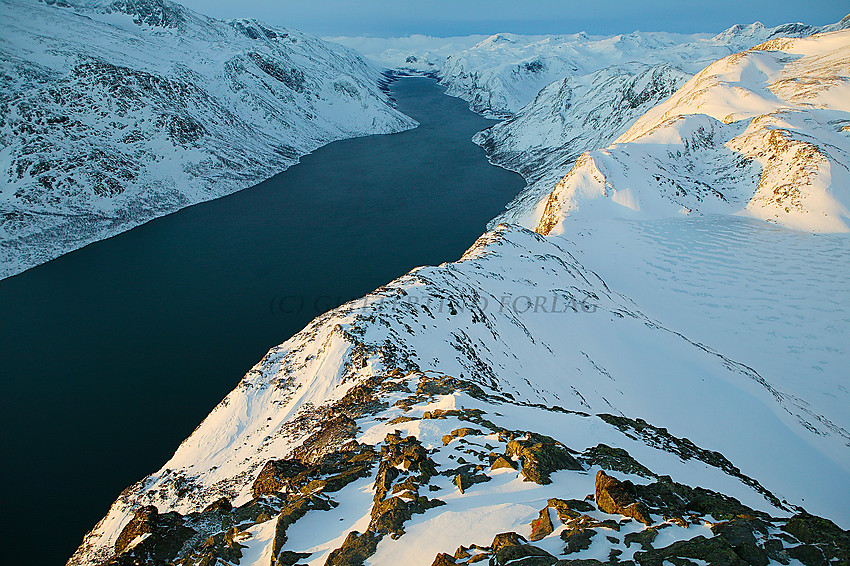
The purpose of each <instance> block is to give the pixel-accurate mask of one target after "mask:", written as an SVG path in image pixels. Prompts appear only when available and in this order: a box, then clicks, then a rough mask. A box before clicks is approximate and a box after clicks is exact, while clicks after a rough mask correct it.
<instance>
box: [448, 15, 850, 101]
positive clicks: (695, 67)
mask: <svg viewBox="0 0 850 566" xmlns="http://www.w3.org/2000/svg"><path fill="white" fill-rule="evenodd" d="M841 25H843V24H842V23H841V22H840V23H838V24H833V25H831V26H825V27H818V26H809V25H804V24H785V25H781V26H777V27H775V28H766V27H764V26H763V25H762V24H760V23H758V22H756V23H754V24H751V25H749V26H740V25H737V26H733V27H731V28H729V29H728V30H726V31H725V32H723V33H720V34H718V35H716V36H714V37H710V36H708V35H705V34H694V35H685V34H674V33H664V32H640V31H635V32H632V33H629V34H622V35H616V36H613V37H605V36H591V35H588V34H586V33H584V32H582V33H577V34H572V35H564V36H527V35H515V34H510V33H500V34H497V35H493V36H491V37H489V38H487V39H485V40H484V41H481V42H480V43H478V44H476V45H475V46H473V47H472V48H470V49H467V50H465V51H461V52H459V53H456V54H454V55H451V56H449V57H448V59H447V60H446V62H445V66H444V68H443V70H442V73H441V77H442V82H443V84H445V85H447V86H448V89H449V90H448V93H449V94H451V95H454V96H458V97H460V98H463V99H464V100H468V101H470V106H471V108H472V109H473V110H475V111H477V112H481V113H489V114H493V115H496V116H506V115H507V116H510V115H512V114H514V113H516V112H517V111H519V110H520V109H521V108H522V107H524V106H525V105H526V104H528V103H529V102H531V101H532V100H533V99H534V97H535V96H536V95H537V93H538V92H540V90H542V89H543V87H545V86H546V85H549V84H551V83H552V82H554V81H557V80H562V79H564V78H565V77H567V76H574V77H576V76H579V77H580V76H585V75H588V74H590V73H593V72H595V71H597V70H600V69H603V68H605V67H610V66H613V65H624V64H629V63H632V62H635V61H640V62H641V63H643V64H645V65H655V64H666V65H671V66H675V67H677V68H679V69H681V70H682V71H683V72H686V73H691V74H693V73H696V72H697V71H699V70H700V69H702V68H703V67H705V65H707V64H708V63H709V62H711V61H714V60H717V59H720V58H721V57H724V56H726V55H730V54H732V53H737V52H739V51H742V50H745V49H748V48H750V47H752V46H753V45H755V44H757V43H761V42H764V41H767V40H769V39H771V38H774V37H802V36H807V35H811V34H813V33H818V32H823V31H833V30H834V29H838V28H840V27H841Z"/></svg>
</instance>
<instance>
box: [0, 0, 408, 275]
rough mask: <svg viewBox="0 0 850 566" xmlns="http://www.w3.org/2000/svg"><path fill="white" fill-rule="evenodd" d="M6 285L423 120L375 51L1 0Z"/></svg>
mask: <svg viewBox="0 0 850 566" xmlns="http://www.w3.org/2000/svg"><path fill="white" fill-rule="evenodd" d="M0 22H2V23H0V30H2V33H0V37H2V41H0V54H2V56H0V65H2V67H0V81H2V89H0V114H2V116H3V119H2V122H0V170H2V171H3V173H4V177H5V178H6V179H7V181H6V182H5V183H4V184H3V185H2V186H0V277H7V276H10V275H13V274H15V273H18V272H20V271H22V270H24V269H27V268H29V267H32V266H34V265H37V264H39V263H42V262H44V261H47V260H49V259H51V258H54V257H56V256H58V255H60V254H62V253H65V252H67V251H70V250H72V249H75V248H78V247H81V246H83V245H85V244H87V243H89V242H92V241H95V240H99V239H102V238H105V237H107V236H110V235H112V234H115V233H117V232H120V231H123V230H127V229H129V228H131V227H133V226H135V225H138V224H141V223H143V222H145V221H147V220H150V219H151V218H154V217H156V216H161V215H163V214H167V213H169V212H172V211H174V210H177V209H178V208H181V207H184V206H187V205H189V204H193V203H196V202H200V201H203V200H208V199H211V198H215V197H219V196H222V195H225V194H228V193H231V192H233V191H236V190H239V189H243V188H245V187H248V186H250V185H253V184H255V183H257V182H258V181H260V180H263V179H265V178H268V177H270V176H272V175H274V174H275V173H278V172H280V171H281V170H283V169H286V168H287V167H288V166H290V165H292V164H293V163H295V162H296V161H297V160H298V157H299V156H300V155H304V154H306V153H309V152H310V151H312V150H313V149H315V148H317V147H319V146H321V145H323V144H326V143H328V142H330V141H333V140H337V139H342V138H348V137H353V136H361V135H367V134H373V133H385V132H394V131H400V130H404V129H408V128H411V127H414V126H415V122H413V121H412V120H411V119H410V118H407V117H406V116H403V115H401V114H400V113H398V112H397V111H396V110H394V109H393V108H392V107H391V105H390V104H389V101H388V99H387V97H386V95H385V94H384V93H383V92H381V90H380V84H381V82H382V80H383V77H382V76H381V75H380V71H379V70H378V69H377V68H376V67H374V66H373V65H371V64H369V63H367V62H366V61H365V60H364V59H363V58H362V57H361V56H360V55H358V54H356V53H355V52H353V51H351V50H349V49H346V48H343V47H341V46H339V45H335V44H331V43H327V42H324V41H321V40H319V39H316V38H313V37H310V36H308V35H306V34H302V33H300V32H298V31H295V30H288V29H279V28H273V27H269V26H266V25H264V24H262V23H260V22H256V21H253V20H234V21H229V22H223V21H217V20H213V19H210V18H207V17H205V16H202V15H200V14H197V13H195V12H192V11H190V10H188V9H186V8H184V7H182V6H180V5H179V4H175V3H172V2H169V1H168V0H142V1H134V2H123V1H120V0H115V1H110V0H79V1H75V0H71V1H66V0H62V1H60V2H53V1H50V2H36V1H34V0H3V1H2V3H0Z"/></svg>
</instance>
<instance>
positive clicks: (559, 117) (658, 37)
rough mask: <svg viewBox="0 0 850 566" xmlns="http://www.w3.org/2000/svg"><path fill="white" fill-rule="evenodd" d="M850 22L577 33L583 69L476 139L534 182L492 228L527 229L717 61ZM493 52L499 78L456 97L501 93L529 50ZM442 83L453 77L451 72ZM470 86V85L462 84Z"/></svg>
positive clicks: (494, 158)
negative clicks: (547, 203)
mask: <svg viewBox="0 0 850 566" xmlns="http://www.w3.org/2000/svg"><path fill="white" fill-rule="evenodd" d="M848 24H850V20H844V21H842V22H838V23H836V24H832V25H829V26H824V27H815V26H807V25H803V24H785V25H782V26H778V27H775V28H764V27H763V26H762V25H761V24H758V23H756V24H752V25H749V26H733V27H731V28H729V29H728V30H726V31H725V32H723V33H721V34H719V35H717V36H715V37H711V38H709V37H702V36H678V35H670V34H643V33H640V32H635V33H633V34H631V35H630V36H627V37H628V38H630V39H631V41H626V36H618V38H619V39H618V38H613V39H612V38H601V39H591V38H585V37H584V36H582V35H578V36H574V40H573V41H574V43H575V45H577V46H578V47H580V48H582V49H584V50H585V51H590V52H591V53H592V55H590V56H584V57H582V58H581V62H582V65H583V67H582V68H581V69H579V70H577V71H574V72H569V73H567V74H566V75H565V76H563V77H560V78H558V80H556V81H554V82H553V83H551V84H548V85H546V86H544V87H543V88H542V90H541V91H540V92H539V93H537V94H536V96H535V97H534V99H533V100H531V101H530V102H529V101H525V100H516V101H514V102H513V104H514V105H517V106H519V105H523V107H522V108H520V109H519V110H516V111H511V115H510V117H509V118H508V119H506V120H505V121H503V122H500V123H498V124H496V125H494V126H493V127H492V128H489V129H487V130H485V131H484V132H482V133H480V134H479V135H478V136H477V137H476V142H477V143H479V144H481V145H482V146H483V147H484V148H485V149H486V150H487V152H488V155H489V157H490V160H491V162H493V163H495V164H497V165H499V166H501V167H505V168H507V169H510V170H512V171H517V172H519V173H520V174H522V175H523V176H524V177H525V179H526V181H527V182H528V185H529V186H528V188H527V189H526V190H525V191H523V192H522V193H521V194H520V195H518V196H517V198H516V199H515V200H514V201H513V202H512V203H510V205H509V206H508V207H507V210H506V211H505V212H504V213H503V214H501V215H500V216H499V217H498V218H497V219H495V220H494V221H493V222H492V223H491V227H493V226H495V225H496V224H498V223H499V222H518V223H520V224H523V225H529V223H531V222H532V218H533V217H534V215H535V205H536V204H537V202H538V201H539V199H540V198H542V197H544V196H545V195H546V194H548V193H549V191H550V190H551V188H552V187H553V186H554V185H555V184H556V183H557V182H558V181H559V180H560V179H561V178H562V177H563V176H564V175H565V174H566V173H567V172H569V170H570V169H571V168H572V165H573V163H574V162H575V160H576V159H577V158H578V157H579V155H581V154H582V153H583V152H585V151H588V150H592V149H601V148H603V147H607V146H608V145H609V144H610V143H611V142H613V141H614V140H615V139H616V138H617V137H619V136H620V135H622V134H623V133H624V132H625V131H626V130H627V129H628V128H629V127H630V126H631V125H632V124H633V123H634V122H635V121H636V120H637V119H638V118H639V117H640V116H642V115H643V114H644V113H645V112H647V111H648V110H649V109H650V108H652V107H654V106H655V105H657V104H658V103H660V102H662V101H664V100H665V99H666V98H667V97H669V96H670V95H671V94H673V92H675V91H676V90H677V89H678V88H679V87H681V86H682V85H683V84H684V83H685V82H686V81H687V80H688V79H690V78H691V77H692V76H693V75H694V74H696V73H697V72H699V71H701V70H702V69H703V68H704V67H706V66H707V65H709V64H710V63H712V62H714V61H716V60H717V59H719V58H721V57H723V56H725V55H728V54H730V53H735V52H739V51H742V50H745V49H748V48H750V47H753V46H754V45H756V44H758V43H761V42H763V41H765V40H767V39H768V38H771V37H782V36H785V35H793V36H807V35H811V34H812V33H817V32H823V31H835V30H838V29H841V28H843V27H845V26H847V25H848ZM615 40H616V41H615ZM497 45H498V46H500V47H502V46H501V44H497ZM538 48H539V49H541V51H542V52H543V53H547V52H546V51H545V50H543V49H542V47H538ZM491 49H492V50H495V51H496V52H495V53H492V54H490V57H491V58H493V60H492V61H490V62H488V63H479V64H486V65H487V66H486V67H485V68H483V69H480V70H477V69H476V71H475V73H474V74H475V75H476V76H477V75H482V76H490V75H492V74H494V73H496V74H495V75H494V76H493V77H492V78H490V79H488V80H487V81H486V82H483V83H482V82H477V83H475V84H474V85H470V86H467V87H462V86H461V87H458V86H457V85H456V86H455V88H456V89H457V90H459V96H461V97H463V98H465V99H467V100H473V101H474V100H476V99H484V98H486V99H493V98H498V97H499V96H502V95H500V94H499V93H500V92H501V90H500V89H501V87H500V85H501V84H503V83H505V82H506V81H508V78H507V77H506V76H505V74H506V73H513V74H515V73H516V72H517V71H516V70H515V69H513V66H515V65H517V64H522V63H521V61H522V59H517V58H518V57H520V56H521V55H524V53H523V51H522V48H518V49H517V50H514V51H512V50H511V49H510V46H509V45H505V46H503V47H502V48H501V49H496V48H491ZM515 59H516V60H517V61H519V62H516V61H515ZM443 80H444V81H446V82H448V81H452V80H454V79H453V78H452V77H451V76H450V75H449V76H446V77H445V78H444V79H443ZM465 82H468V80H467V81H462V84H465ZM479 90H481V91H482V92H481V93H479V92H478V91H479ZM526 102H528V103H527V104H526ZM473 104H475V103H474V102H473ZM538 214H539V212H538Z"/></svg>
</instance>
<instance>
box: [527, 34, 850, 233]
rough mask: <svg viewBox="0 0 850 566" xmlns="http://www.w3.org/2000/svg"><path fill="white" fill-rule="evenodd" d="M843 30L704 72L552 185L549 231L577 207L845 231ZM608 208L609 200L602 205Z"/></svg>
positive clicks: (745, 55)
mask: <svg viewBox="0 0 850 566" xmlns="http://www.w3.org/2000/svg"><path fill="white" fill-rule="evenodd" d="M848 126H850V30H845V31H836V32H831V33H826V34H819V35H816V36H812V37H811V38H807V39H781V40H779V39H774V40H771V41H768V42H766V43H764V44H761V45H759V46H757V47H754V48H753V49H751V50H749V51H746V52H742V53H739V54H735V55H731V56H729V57H726V58H724V59H721V60H720V61H717V62H716V63H713V64H712V65H710V66H708V67H707V68H706V69H705V70H703V71H701V72H700V73H699V74H697V75H696V76H695V77H693V78H692V79H691V80H690V81H688V82H687V83H686V84H685V85H684V86H683V87H682V88H681V89H680V90H678V91H677V92H676V93H675V94H673V95H672V96H671V97H670V98H669V99H668V100H667V101H666V102H664V103H663V104H660V105H658V106H656V107H654V108H653V109H651V110H650V111H649V112H647V113H646V114H645V115H643V116H642V117H641V118H640V119H638V120H637V122H636V123H635V124H634V125H632V127H631V128H629V130H628V131H627V132H625V133H624V134H622V135H621V136H620V137H618V138H617V139H616V140H614V143H613V145H611V146H610V147H608V148H607V149H604V150H597V151H591V152H587V153H585V154H583V155H582V156H581V157H580V158H579V159H578V161H576V163H575V166H574V167H573V169H572V170H571V171H570V172H569V174H568V175H567V176H566V177H564V179H563V180H562V181H561V182H560V183H559V184H558V185H557V187H556V188H555V190H554V191H553V192H552V193H551V194H550V196H549V197H548V200H547V202H546V205H545V209H544V210H543V212H542V215H541V217H540V221H539V224H538V231H540V232H541V233H544V234H548V233H550V232H552V231H557V230H558V225H559V223H560V222H561V221H562V219H563V218H564V217H565V216H567V215H570V214H575V213H577V212H578V211H579V210H581V214H583V215H588V214H601V215H603V216H605V217H609V216H612V215H614V216H623V217H629V218H637V217H643V218H658V217H664V216H671V215H676V214H691V213H719V214H744V215H748V216H752V217H755V218H760V219H762V220H767V221H770V222H776V223H778V224H781V225H784V226H788V227H793V228H797V229H801V230H808V231H814V232H848V231H850V136H848V131H850V127H848ZM603 209H604V210H603Z"/></svg>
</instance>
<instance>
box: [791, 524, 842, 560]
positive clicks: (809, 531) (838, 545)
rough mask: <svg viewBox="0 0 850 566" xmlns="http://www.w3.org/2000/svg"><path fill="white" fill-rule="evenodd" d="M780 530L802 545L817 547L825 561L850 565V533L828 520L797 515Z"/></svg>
mask: <svg viewBox="0 0 850 566" xmlns="http://www.w3.org/2000/svg"><path fill="white" fill-rule="evenodd" d="M782 530H783V531H785V532H786V533H789V534H791V535H793V536H794V537H795V538H796V539H797V540H799V541H800V542H802V543H805V544H810V545H817V546H818V548H820V549H822V551H823V555H824V557H825V558H826V559H827V560H830V561H832V560H838V561H839V562H840V563H842V564H850V531H844V530H842V529H841V528H839V527H838V525H836V524H835V523H833V522H832V521H830V520H829V519H824V518H822V517H817V516H815V515H809V514H808V513H805V512H804V513H798V514H797V515H794V516H793V517H791V518H790V519H789V520H788V522H787V523H785V525H783V526H782ZM797 553H798V554H799V551H797ZM790 554H791V551H790V550H789V555H790ZM800 561H801V562H802V560H800Z"/></svg>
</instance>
